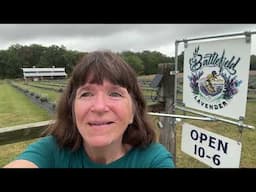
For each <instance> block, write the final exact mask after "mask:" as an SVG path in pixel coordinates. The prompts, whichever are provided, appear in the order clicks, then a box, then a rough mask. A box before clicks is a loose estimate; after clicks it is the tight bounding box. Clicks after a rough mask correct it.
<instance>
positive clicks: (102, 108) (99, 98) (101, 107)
mask: <svg viewBox="0 0 256 192" xmlns="http://www.w3.org/2000/svg"><path fill="white" fill-rule="evenodd" d="M91 110H92V111H93V112H106V111H108V106H107V99H106V96H105V95H103V94H97V95H96V96H95V99H94V102H93V104H92V107H91Z"/></svg>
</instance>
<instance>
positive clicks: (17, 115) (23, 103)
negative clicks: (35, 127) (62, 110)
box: [0, 80, 51, 128]
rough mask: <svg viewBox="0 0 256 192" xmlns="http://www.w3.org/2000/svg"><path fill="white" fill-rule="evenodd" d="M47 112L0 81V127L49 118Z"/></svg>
mask: <svg viewBox="0 0 256 192" xmlns="http://www.w3.org/2000/svg"><path fill="white" fill-rule="evenodd" d="M50 118H51V117H50V115H49V114H48V112H47V111H46V110H44V109H42V108H40V107H39V106H37V105H36V104H34V103H32V102H31V101H30V100H29V99H28V98H27V97H26V96H25V95H24V94H23V93H21V92H19V91H18V90H16V89H15V88H13V87H12V86H10V85H9V84H7V83H6V81H3V80H2V81H0V128H1V127H9V126H14V125H20V124H25V123H33V122H38V121H45V120H49V119H50Z"/></svg>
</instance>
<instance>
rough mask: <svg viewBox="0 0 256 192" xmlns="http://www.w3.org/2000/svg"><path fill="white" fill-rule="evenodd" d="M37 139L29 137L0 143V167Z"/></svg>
mask: <svg viewBox="0 0 256 192" xmlns="http://www.w3.org/2000/svg"><path fill="white" fill-rule="evenodd" d="M36 140H38V139H31V140H27V141H22V142H17V143H12V144H7V145H0V167H3V166H4V165H6V164H7V163H9V162H11V161H12V160H14V159H15V158H16V157H17V156H18V155H19V154H20V153H21V152H22V151H24V150H25V149H26V148H27V146H28V145H29V144H31V143H33V142H35V141H36Z"/></svg>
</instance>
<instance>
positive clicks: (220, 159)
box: [181, 123, 242, 168]
mask: <svg viewBox="0 0 256 192" xmlns="http://www.w3.org/2000/svg"><path fill="white" fill-rule="evenodd" d="M241 149H242V143H240V142H238V141H235V140H232V139H229V138H227V137H224V136H221V135H218V134H215V133H212V132H210V131H206V130H203V129H201V128H198V127H196V126H193V125H190V124H187V123H184V124H183V126H182V136H181V150H182V151H183V152H184V153H187V154H188V155H190V156H192V157H194V158H195V159H197V160H199V161H201V162H203V163H205V164H207V165H209V166H210V167H213V168H239V164H240V156H241Z"/></svg>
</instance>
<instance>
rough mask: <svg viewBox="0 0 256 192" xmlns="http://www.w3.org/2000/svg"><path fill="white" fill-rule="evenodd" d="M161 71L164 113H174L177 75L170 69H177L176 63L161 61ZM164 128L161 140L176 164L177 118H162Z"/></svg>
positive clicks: (161, 129) (161, 132) (161, 96)
mask: <svg viewBox="0 0 256 192" xmlns="http://www.w3.org/2000/svg"><path fill="white" fill-rule="evenodd" d="M158 70H159V73H161V74H163V79H162V82H161V89H162V90H161V91H160V92H162V94H161V95H160V101H162V102H164V106H165V108H164V113H167V114H173V113H174V112H175V108H174V106H173V104H174V91H175V90H174V89H175V86H174V85H175V76H174V75H170V71H174V70H175V65H174V64H171V63H161V64H159V65H158ZM162 121H163V128H160V138H159V142H160V143H161V144H163V145H164V146H165V147H166V148H167V149H168V150H169V151H170V152H171V153H172V155H173V160H174V163H175V164H176V130H175V118H171V117H164V118H162Z"/></svg>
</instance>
